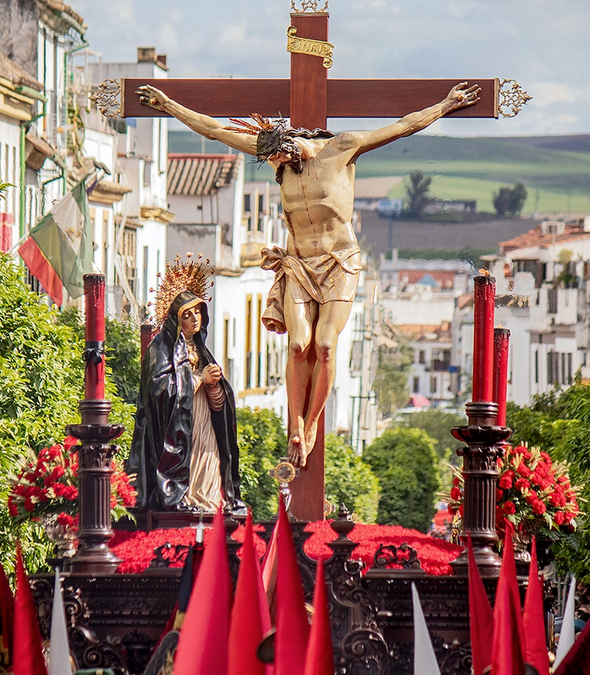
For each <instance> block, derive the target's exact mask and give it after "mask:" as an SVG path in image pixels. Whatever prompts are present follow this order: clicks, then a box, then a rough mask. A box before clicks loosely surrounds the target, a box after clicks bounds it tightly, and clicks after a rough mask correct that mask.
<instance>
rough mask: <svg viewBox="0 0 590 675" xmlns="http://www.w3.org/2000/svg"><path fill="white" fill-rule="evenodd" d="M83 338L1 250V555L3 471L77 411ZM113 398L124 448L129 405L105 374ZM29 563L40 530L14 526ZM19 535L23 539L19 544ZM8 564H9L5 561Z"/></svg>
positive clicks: (36, 554)
mask: <svg viewBox="0 0 590 675" xmlns="http://www.w3.org/2000/svg"><path fill="white" fill-rule="evenodd" d="M82 351H83V342H82V339H81V338H80V336H79V335H77V334H76V332H75V331H74V330H73V329H72V328H71V327H69V326H67V325H63V324H60V322H59V315H58V312H57V311H56V310H51V309H49V308H48V307H47V306H46V305H44V304H41V303H40V302H39V296H38V295H37V294H35V293H33V292H32V291H31V290H30V289H29V287H28V286H27V285H26V284H25V283H24V280H23V276H22V271H21V269H20V268H19V267H18V266H17V265H15V264H14V262H13V261H12V259H11V258H9V257H8V256H6V255H2V254H0V430H1V436H0V443H1V449H2V452H1V453H0V559H1V560H2V562H3V563H4V562H6V563H8V561H9V560H10V558H11V557H12V556H13V555H14V549H13V547H12V543H13V542H14V538H15V536H16V530H14V525H13V524H12V523H11V521H10V519H9V517H8V515H7V513H6V512H5V511H6V507H5V504H6V499H7V496H8V482H9V478H10V475H11V474H12V473H13V472H14V471H15V470H18V468H19V467H20V466H21V465H22V463H23V462H24V461H25V459H26V458H27V456H28V455H29V454H30V453H31V452H35V453H36V452H38V451H39V450H40V449H41V448H43V447H45V446H49V445H53V444H54V443H57V442H61V441H63V438H64V435H65V427H66V425H67V424H71V423H76V422H78V421H79V419H80V415H79V412H78V402H79V400H80V399H81V398H83V395H84V363H83V361H82ZM106 391H107V398H109V399H110V400H111V401H112V404H113V409H112V413H111V417H110V421H111V422H113V423H122V424H125V426H126V432H125V434H124V436H122V437H121V439H119V440H118V443H119V444H120V445H121V446H122V448H123V453H122V456H125V455H126V454H127V453H128V450H129V445H130V439H131V434H132V431H133V408H132V407H131V406H129V405H127V404H125V403H124V402H123V401H121V400H120V399H119V398H118V397H117V395H116V392H115V389H114V386H113V384H112V382H110V381H109V380H108V379H107V382H106ZM20 536H22V537H23V538H24V539H23V549H24V550H25V552H26V555H27V556H28V563H29V569H30V570H35V569H38V568H39V565H40V561H41V560H42V559H43V555H42V554H41V548H40V547H42V546H46V547H47V548H46V549H44V550H45V551H46V552H48V551H49V548H48V546H49V544H48V542H47V541H46V540H45V539H44V538H43V536H42V532H41V530H40V529H39V528H38V527H36V526H34V525H30V526H27V527H26V528H25V529H24V530H21V535H20ZM25 543H26V545H25ZM8 566H10V565H8Z"/></svg>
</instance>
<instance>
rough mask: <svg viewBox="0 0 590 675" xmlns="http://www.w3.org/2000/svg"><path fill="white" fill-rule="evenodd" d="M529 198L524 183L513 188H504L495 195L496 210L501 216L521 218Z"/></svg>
mask: <svg viewBox="0 0 590 675" xmlns="http://www.w3.org/2000/svg"><path fill="white" fill-rule="evenodd" d="M526 198H527V189H526V187H525V185H524V183H516V184H515V185H514V186H513V187H508V186H506V185H504V186H502V187H501V188H500V189H499V190H498V192H495V193H494V197H493V203H494V209H496V213H497V214H498V215H499V216H502V217H503V216H513V217H514V216H520V214H521V212H522V209H523V207H524V203H525V202H526Z"/></svg>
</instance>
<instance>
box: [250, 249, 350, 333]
mask: <svg viewBox="0 0 590 675" xmlns="http://www.w3.org/2000/svg"><path fill="white" fill-rule="evenodd" d="M261 255H262V263H261V264H260V266H261V267H262V269H263V270H273V272H274V273H275V280H274V283H273V285H272V287H271V289H270V291H269V293H268V298H267V300H266V309H265V311H264V314H263V315H262V323H263V324H264V325H265V327H266V328H267V330H269V331H271V332H274V333H286V332H287V328H286V326H285V292H286V289H287V279H289V280H290V281H291V283H290V284H289V292H290V293H291V296H292V297H293V300H294V301H295V302H296V303H303V302H311V301H314V302H317V303H318V304H320V305H324V304H325V303H327V302H334V301H337V300H340V301H344V302H352V301H353V300H354V296H355V293H356V289H357V286H358V281H359V274H360V272H361V270H362V265H361V251H360V248H359V247H358V246H351V247H350V248H346V249H343V250H341V251H332V252H331V253H324V254H323V255H316V256H310V257H308V258H298V257H296V256H292V255H289V254H288V253H287V251H285V249H283V248H279V247H278V246H274V247H273V248H272V249H270V248H263V249H262V251H261Z"/></svg>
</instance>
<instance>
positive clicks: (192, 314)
mask: <svg viewBox="0 0 590 675" xmlns="http://www.w3.org/2000/svg"><path fill="white" fill-rule="evenodd" d="M180 328H181V330H182V332H183V334H184V337H185V338H186V339H187V340H188V339H190V338H192V336H193V335H194V334H195V333H198V332H199V331H200V330H201V310H200V308H199V306H198V305H197V306H196V307H191V308H190V309H186V310H185V311H184V312H183V313H182V315H181V317H180Z"/></svg>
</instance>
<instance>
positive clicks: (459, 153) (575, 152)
mask: <svg viewBox="0 0 590 675" xmlns="http://www.w3.org/2000/svg"><path fill="white" fill-rule="evenodd" d="M203 147H204V149H205V151H206V152H227V146H225V145H222V144H221V143H217V142H215V141H206V142H205V143H204V146H203V144H202V142H201V139H200V137H199V136H197V135H196V134H194V133H192V132H191V131H171V132H170V134H169V149H170V152H197V153H198V152H202V148H203ZM412 171H422V172H423V173H426V174H428V175H430V176H432V177H433V182H432V188H431V194H432V195H433V196H435V197H440V198H441V199H476V200H477V202H478V210H479V211H493V206H492V194H493V193H494V192H495V191H497V190H498V188H499V187H500V186H501V185H513V184H514V183H516V182H518V181H521V182H523V183H524V184H525V185H526V187H527V189H528V192H529V196H528V199H527V202H526V204H525V208H524V211H523V212H524V213H526V214H531V213H533V212H535V211H538V212H540V213H553V212H556V213H570V212H573V213H580V212H589V213H590V135H579V136H538V137H517V138H451V137H446V136H427V135H424V134H422V135H420V134H418V135H416V136H410V137H409V138H402V139H399V140H398V141H396V142H395V143H391V144H390V145H387V146H384V147H383V148H379V149H377V150H374V151H373V152H371V153H367V154H366V155H363V156H362V157H361V158H360V159H359V161H358V162H357V176H358V177H359V178H366V177H370V176H406V175H407V174H408V173H410V172H412ZM272 178H273V172H272V170H271V169H270V167H268V166H264V167H261V168H258V167H257V165H256V163H255V161H247V162H246V180H272ZM391 196H392V197H403V196H404V189H403V186H402V185H399V186H396V188H394V190H393V191H392V193H391Z"/></svg>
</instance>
